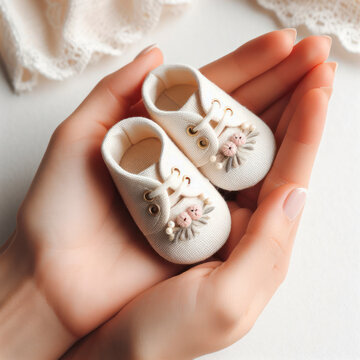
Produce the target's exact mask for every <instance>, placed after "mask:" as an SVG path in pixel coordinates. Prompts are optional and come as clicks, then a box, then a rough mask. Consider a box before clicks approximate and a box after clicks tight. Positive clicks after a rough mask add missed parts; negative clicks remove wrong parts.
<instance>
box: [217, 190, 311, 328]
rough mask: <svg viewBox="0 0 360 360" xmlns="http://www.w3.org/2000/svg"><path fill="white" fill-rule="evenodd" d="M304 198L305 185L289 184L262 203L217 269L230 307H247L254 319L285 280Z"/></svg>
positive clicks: (220, 283)
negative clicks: (303, 186)
mask: <svg viewBox="0 0 360 360" xmlns="http://www.w3.org/2000/svg"><path fill="white" fill-rule="evenodd" d="M305 199H306V189H304V188H300V187H297V186H296V185H295V184H286V185H283V186H280V187H278V188H276V189H275V190H273V191H272V192H271V193H270V194H268V195H267V196H266V197H265V199H264V200H263V201H262V202H261V203H260V204H259V206H258V208H257V210H256V211H255V212H254V214H253V215H252V217H251V219H250V222H249V225H248V228H247V230H246V233H245V235H244V236H243V237H242V238H241V240H240V241H239V243H238V245H237V246H236V247H235V249H234V251H233V252H232V253H231V255H230V256H229V258H228V260H227V261H226V262H224V263H223V264H222V266H221V267H220V268H219V269H218V271H217V272H216V277H217V282H216V283H217V284H218V286H219V287H220V289H218V291H221V293H223V294H224V296H226V297H227V304H228V305H227V306H228V309H229V311H232V310H231V309H233V311H234V312H236V309H239V308H241V309H248V316H249V318H250V319H251V321H255V319H256V317H257V316H258V315H259V313H260V312H261V311H262V309H263V308H264V307H265V305H266V303H267V302H268V301H269V299H270V298H271V297H272V295H273V294H274V292H275V291H276V289H277V288H278V286H279V285H280V283H281V282H282V281H283V279H284V278H285V275H286V273H287V269H288V264H289V259H290V255H291V249H292V244H293V239H292V237H293V236H292V235H293V231H295V230H296V226H297V223H298V219H299V217H300V213H301V210H302V209H303V207H304V204H305ZM236 284H240V285H236Z"/></svg>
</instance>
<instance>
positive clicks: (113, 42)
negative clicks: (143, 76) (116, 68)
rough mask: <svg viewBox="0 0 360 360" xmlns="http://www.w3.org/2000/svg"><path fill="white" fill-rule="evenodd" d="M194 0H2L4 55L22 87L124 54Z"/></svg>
mask: <svg viewBox="0 0 360 360" xmlns="http://www.w3.org/2000/svg"><path fill="white" fill-rule="evenodd" d="M190 1H191V0H96V1H93V0H0V55H1V57H2V60H3V62H4V64H5V67H6V70H7V72H8V77H9V79H10V81H11V83H12V85H13V87H14V89H15V91H16V92H22V91H26V90H31V89H32V88H33V87H34V86H35V85H36V84H37V82H38V79H39V76H44V77H47V78H50V79H56V80H62V79H65V78H68V77H70V76H73V75H75V74H77V73H79V72H81V71H82V70H84V69H85V67H86V66H87V65H88V64H89V63H90V62H93V61H95V60H97V59H99V58H100V57H101V56H102V55H104V54H108V55H120V54H121V53H122V52H123V51H124V50H125V49H126V47H127V45H129V44H132V43H133V42H135V41H137V40H139V39H140V38H141V37H142V36H143V35H144V34H145V33H146V32H148V31H149V30H150V29H152V28H153V27H154V26H155V25H156V24H157V23H158V22H159V20H160V16H161V14H162V13H163V12H164V11H167V12H169V11H170V12H171V13H173V14H172V15H175V14H177V13H179V12H181V11H182V10H183V9H184V7H185V5H186V4H188V3H189V2H190Z"/></svg>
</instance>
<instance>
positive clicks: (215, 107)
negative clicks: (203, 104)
mask: <svg viewBox="0 0 360 360" xmlns="http://www.w3.org/2000/svg"><path fill="white" fill-rule="evenodd" d="M219 111H221V104H220V101H219V100H217V99H214V100H213V101H212V103H211V107H210V110H209V112H208V113H207V114H206V115H205V116H204V117H203V119H202V120H201V121H200V123H199V124H198V125H196V126H195V127H194V128H193V131H194V132H197V131H199V130H201V129H203V128H204V127H205V126H206V124H208V123H209V122H210V121H211V120H212V119H214V117H215V116H214V115H215V114H216V113H218V112H219ZM233 114H234V112H233V111H232V110H231V109H230V108H229V107H227V108H225V110H224V112H223V114H222V116H221V118H220V120H219V122H218V123H217V125H216V126H215V128H214V132H215V134H216V136H219V135H220V134H221V133H222V131H223V130H224V129H225V127H226V124H227V122H228V119H230V118H231V117H232V116H233Z"/></svg>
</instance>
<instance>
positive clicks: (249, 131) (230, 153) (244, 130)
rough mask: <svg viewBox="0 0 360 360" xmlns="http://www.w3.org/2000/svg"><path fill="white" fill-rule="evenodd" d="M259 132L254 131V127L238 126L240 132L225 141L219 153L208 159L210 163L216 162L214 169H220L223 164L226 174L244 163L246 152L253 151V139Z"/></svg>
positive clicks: (254, 141) (247, 125)
mask: <svg viewBox="0 0 360 360" xmlns="http://www.w3.org/2000/svg"><path fill="white" fill-rule="evenodd" d="M258 135H259V132H257V131H255V126H254V125H251V124H248V123H244V124H241V125H240V131H238V132H236V133H234V134H233V135H232V136H231V137H230V138H229V140H228V141H226V142H225V143H224V144H223V145H222V147H221V149H220V151H219V152H218V153H217V154H216V155H213V156H211V157H210V161H211V162H214V163H215V162H216V168H217V169H222V168H223V167H224V164H225V170H226V172H229V171H230V170H231V169H233V168H237V167H238V166H240V165H241V164H242V163H243V162H245V161H246V152H247V151H252V150H254V146H253V145H254V144H256V140H255V137H256V136H258Z"/></svg>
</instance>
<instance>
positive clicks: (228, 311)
mask: <svg viewBox="0 0 360 360" xmlns="http://www.w3.org/2000/svg"><path fill="white" fill-rule="evenodd" d="M231 298H232V296H231V294H228V293H224V292H219V293H218V294H217V295H216V296H215V297H214V298H213V302H212V309H211V314H212V321H213V323H214V324H215V325H216V328H217V329H218V330H220V331H224V330H226V331H229V330H232V329H234V328H235V327H236V326H237V325H238V324H239V321H240V318H241V313H240V308H239V307H238V306H237V304H234V302H233V301H231Z"/></svg>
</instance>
